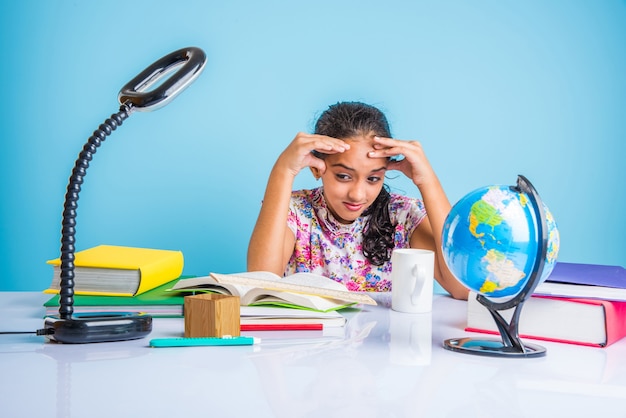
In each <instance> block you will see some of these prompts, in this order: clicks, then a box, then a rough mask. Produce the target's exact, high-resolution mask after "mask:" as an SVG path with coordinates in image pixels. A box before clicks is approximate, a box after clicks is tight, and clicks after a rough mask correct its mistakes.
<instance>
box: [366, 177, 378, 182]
mask: <svg viewBox="0 0 626 418" xmlns="http://www.w3.org/2000/svg"><path fill="white" fill-rule="evenodd" d="M380 180H381V178H380V177H368V178H367V181H369V182H370V183H378V182H379V181H380Z"/></svg>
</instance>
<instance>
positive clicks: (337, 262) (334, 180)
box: [248, 102, 468, 299]
mask: <svg viewBox="0 0 626 418" xmlns="http://www.w3.org/2000/svg"><path fill="white" fill-rule="evenodd" d="M399 156H402V157H403V158H401V159H398V158H397V157H399ZM305 167H309V169H310V170H311V172H312V173H313V176H314V177H315V178H316V179H317V180H319V179H321V181H322V186H321V187H319V188H316V189H313V190H300V191H294V192H292V187H293V181H294V179H295V177H296V175H297V174H298V173H299V172H300V171H301V170H302V169H303V168H305ZM389 170H398V171H400V172H402V173H403V174H404V175H406V176H407V177H409V178H410V179H411V180H412V181H413V183H415V185H416V186H417V188H418V189H419V191H420V193H421V195H422V200H420V199H416V198H411V197H406V196H402V195H398V194H393V193H389V191H388V190H387V188H386V186H385V185H384V184H383V180H384V177H385V173H386V172H387V171H389ZM449 211H450V203H449V202H448V199H447V197H446V195H445V193H444V191H443V189H442V187H441V184H440V183H439V180H438V178H437V176H436V174H435V172H434V171H433V169H432V168H431V166H430V164H429V162H428V160H427V158H426V156H425V155H424V151H423V150H422V147H421V145H420V143H419V142H416V141H401V140H396V139H392V138H391V133H390V130H389V125H388V123H387V119H386V117H385V115H384V114H383V113H382V112H381V111H380V110H378V109H377V108H375V107H373V106H370V105H366V104H364V103H358V102H343V103H337V104H335V105H332V106H330V107H329V108H328V109H327V110H326V111H325V112H324V113H323V114H322V115H321V116H320V118H319V119H318V121H317V123H316V124H315V133H314V134H312V135H311V134H306V133H302V132H301V133H298V134H297V135H296V137H295V138H294V140H293V141H292V142H291V144H289V146H288V147H287V148H286V149H285V150H284V151H283V152H282V154H280V156H279V157H278V160H277V161H276V163H275V164H274V167H273V168H272V171H271V173H270V177H269V180H268V183H267V189H266V191H265V197H264V199H263V204H262V206H261V211H260V213H259V217H258V219H257V223H256V225H255V227H254V230H253V232H252V237H251V239H250V245H249V247H248V271H255V270H266V271H272V272H274V273H276V274H278V275H284V274H292V273H296V272H301V271H309V272H313V273H317V274H321V275H324V276H327V277H331V278H332V279H334V280H337V281H339V282H342V283H343V284H344V285H346V287H347V288H348V289H350V290H354V291H389V290H391V282H390V275H391V262H390V259H391V252H392V251H393V250H394V249H395V248H407V247H411V248H424V249H430V250H433V251H435V254H436V256H435V279H436V280H437V281H438V282H439V284H441V286H442V287H443V288H444V289H445V290H446V291H448V292H449V293H450V294H451V295H452V296H453V297H454V298H457V299H467V295H468V291H467V289H466V288H465V287H464V286H463V285H461V284H460V283H459V282H458V281H457V280H456V279H455V278H454V276H453V275H452V274H451V273H450V271H449V270H448V268H447V266H446V264H445V262H444V260H443V256H442V254H441V232H442V228H443V223H444V221H445V217H446V215H447V214H448V212H449ZM427 214H428V216H427Z"/></svg>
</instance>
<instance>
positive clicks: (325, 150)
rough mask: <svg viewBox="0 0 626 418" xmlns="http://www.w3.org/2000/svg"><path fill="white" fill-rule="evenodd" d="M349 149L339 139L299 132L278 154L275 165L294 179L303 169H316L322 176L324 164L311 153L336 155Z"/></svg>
mask: <svg viewBox="0 0 626 418" xmlns="http://www.w3.org/2000/svg"><path fill="white" fill-rule="evenodd" d="M349 148H350V145H349V144H347V143H346V142H344V141H342V140H340V139H336V138H331V137H329V136H324V135H315V134H307V133H304V132H299V133H298V134H297V135H296V137H295V138H294V139H293V141H291V143H290V144H289V145H288V146H287V148H285V150H284V151H283V152H282V154H280V156H279V157H278V160H277V161H276V165H277V166H280V167H283V168H284V169H287V170H288V171H289V172H290V173H291V174H292V175H293V176H294V177H295V176H296V175H297V174H298V173H299V172H300V170H302V169H303V168H305V167H311V168H316V169H318V170H319V172H320V174H323V173H324V172H325V171H326V163H325V162H324V160H323V159H321V158H318V157H316V156H315V155H313V151H317V152H319V153H322V154H336V153H339V152H344V151H345V150H347V149H349Z"/></svg>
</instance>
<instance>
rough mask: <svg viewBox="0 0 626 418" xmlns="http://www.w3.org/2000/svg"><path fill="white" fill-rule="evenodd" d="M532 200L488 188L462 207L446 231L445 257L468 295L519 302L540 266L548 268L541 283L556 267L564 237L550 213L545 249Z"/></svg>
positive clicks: (468, 198) (455, 210)
mask: <svg viewBox="0 0 626 418" xmlns="http://www.w3.org/2000/svg"><path fill="white" fill-rule="evenodd" d="M539 201H540V200H539ZM532 202H533V201H532V200H531V199H530V198H529V196H528V195H527V194H526V193H524V192H521V191H519V189H515V188H513V187H511V186H487V187H482V188H479V189H477V190H474V191H473V192H470V193H468V194H467V195H466V196H465V197H463V198H462V199H461V200H459V202H458V203H456V204H455V205H454V206H453V207H452V209H451V211H450V213H449V214H448V217H447V218H446V221H445V224H444V227H443V235H442V238H443V241H442V242H443V256H444V259H445V262H446V264H447V266H448V268H449V269H450V271H451V272H452V274H454V276H455V277H456V278H457V280H459V281H460V282H461V283H463V285H464V286H466V287H467V288H468V289H470V290H473V291H474V292H477V293H480V294H482V295H484V296H486V297H490V298H506V297H514V296H515V295H516V294H518V293H519V292H520V291H521V290H522V289H523V288H524V286H525V285H526V283H527V282H528V281H529V280H530V278H531V273H532V271H533V268H534V265H535V263H536V262H540V263H543V270H542V274H541V276H540V278H539V281H538V283H540V282H541V281H543V280H545V279H546V277H548V275H549V274H550V272H551V271H552V269H553V268H554V264H555V263H556V259H557V255H558V252H559V231H558V229H557V226H556V223H555V221H554V218H553V216H552V213H551V212H550V211H549V210H548V208H547V207H546V206H545V205H544V204H543V203H540V204H541V205H542V207H543V209H544V213H545V218H546V224H547V225H546V226H547V236H548V246H547V254H546V257H545V259H544V260H537V258H538V255H537V254H538V250H539V249H540V247H539V246H540V245H542V241H543V240H542V239H541V237H538V235H537V234H538V232H537V231H538V228H537V222H538V220H537V217H536V215H535V209H534V208H533V206H532V205H533V203H532Z"/></svg>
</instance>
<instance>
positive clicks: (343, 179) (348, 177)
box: [335, 173, 350, 181]
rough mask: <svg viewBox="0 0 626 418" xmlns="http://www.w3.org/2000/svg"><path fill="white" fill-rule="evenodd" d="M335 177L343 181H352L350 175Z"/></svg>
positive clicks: (339, 174)
mask: <svg viewBox="0 0 626 418" xmlns="http://www.w3.org/2000/svg"><path fill="white" fill-rule="evenodd" d="M335 177H337V180H341V181H347V180H350V176H349V175H348V174H342V173H338V174H335Z"/></svg>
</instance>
